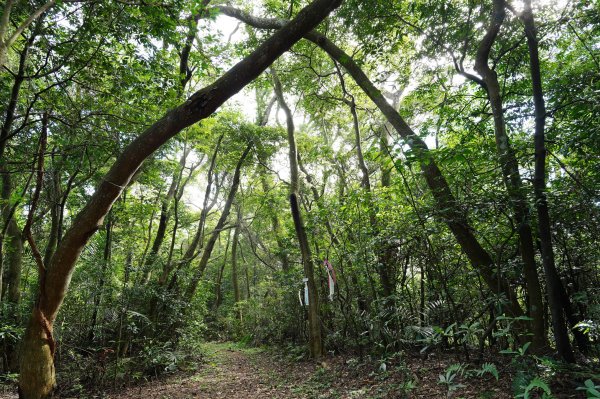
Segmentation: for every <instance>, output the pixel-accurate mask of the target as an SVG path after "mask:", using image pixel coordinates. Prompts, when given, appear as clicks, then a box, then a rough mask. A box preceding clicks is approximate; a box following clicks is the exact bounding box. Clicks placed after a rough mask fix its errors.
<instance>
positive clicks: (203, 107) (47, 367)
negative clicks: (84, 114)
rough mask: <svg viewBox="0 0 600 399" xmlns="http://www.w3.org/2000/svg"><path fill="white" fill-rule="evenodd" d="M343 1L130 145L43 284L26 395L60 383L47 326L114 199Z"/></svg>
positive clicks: (306, 12)
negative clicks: (148, 163) (172, 142)
mask: <svg viewBox="0 0 600 399" xmlns="http://www.w3.org/2000/svg"><path fill="white" fill-rule="evenodd" d="M340 3H341V0H315V1H313V2H312V3H311V4H310V5H309V6H307V7H305V8H304V9H303V10H301V11H300V12H299V13H298V15H297V16H296V18H294V19H293V20H292V21H291V22H290V23H289V24H286V26H285V27H283V28H281V29H280V30H278V31H277V32H276V33H274V34H273V35H272V36H271V37H270V38H268V39H267V40H265V41H264V42H263V43H262V44H261V45H260V46H259V47H258V48H257V49H256V50H254V51H253V52H252V53H251V54H250V55H248V56H247V57H246V58H244V59H243V60H242V61H240V62H239V63H237V64H236V65H235V66H233V67H232V68H231V69H230V70H229V71H227V72H226V73H225V74H224V75H223V76H221V78H219V79H217V81H215V82H214V83H213V84H211V85H209V86H207V87H205V88H203V89H201V90H199V91H197V92H196V93H194V94H193V95H192V96H191V97H190V98H189V99H188V100H187V101H186V102H185V103H183V104H181V105H180V106H178V107H177V108H175V109H173V110H171V111H169V112H168V113H167V114H166V115H165V116H164V117H162V118H161V119H160V120H158V121H157V122H155V123H154V124H153V125H151V126H150V127H149V128H148V129H146V131H144V132H143V133H142V134H141V135H140V136H138V137H137V138H136V139H135V140H133V141H132V142H131V143H130V144H129V145H128V146H127V147H126V148H125V149H124V151H123V153H122V154H121V155H120V156H119V157H118V158H117V160H116V161H115V163H114V164H113V166H112V167H111V169H110V170H109V172H108V173H107V174H106V175H105V176H104V178H103V179H102V180H101V181H100V183H99V186H98V187H97V189H96V191H95V192H94V194H93V195H92V197H91V198H90V201H89V202H88V204H87V205H86V206H85V207H84V208H83V209H82V210H81V211H80V212H79V214H78V215H77V217H76V218H75V219H74V221H73V223H72V225H71V228H70V229H69V230H68V231H67V232H66V234H65V236H64V238H63V239H62V241H61V243H60V245H59V246H58V248H57V250H56V252H55V253H54V255H53V256H52V260H51V261H50V264H49V267H48V272H47V275H46V279H45V281H44V284H43V285H44V295H43V296H41V297H40V300H39V303H38V305H37V306H36V307H35V309H34V311H33V312H32V315H31V317H30V319H29V324H28V327H27V331H26V333H25V338H24V341H23V348H24V349H23V353H22V356H21V373H20V376H19V388H20V392H21V397H22V398H24V399H40V398H47V397H50V395H51V393H52V390H53V387H54V384H55V374H54V360H53V353H52V352H53V351H52V350H51V349H50V346H51V342H53V341H52V337H51V336H48V333H47V332H45V331H51V327H52V323H53V322H54V320H55V319H56V316H57V314H58V311H59V309H60V307H61V305H62V303H63V300H64V298H65V295H66V294H67V291H68V288H69V283H70V281H71V276H72V274H73V271H74V268H75V263H76V262H77V259H78V258H79V256H80V254H81V251H82V250H83V248H84V246H85V245H86V243H87V242H88V240H89V239H90V237H91V236H92V235H93V234H94V233H95V232H96V231H97V230H98V228H99V227H100V226H101V225H102V222H103V220H104V217H105V216H106V214H107V213H108V211H109V210H110V208H111V207H112V204H113V203H114V201H115V200H116V199H117V198H118V197H119V195H120V194H121V191H122V189H123V187H125V186H126V185H127V184H128V182H129V181H130V179H131V178H132V177H133V175H134V174H135V172H136V171H137V170H138V169H139V168H140V166H141V165H142V163H143V162H144V160H145V159H146V158H148V157H149V156H150V155H151V154H152V153H154V151H156V150H157V149H158V148H159V147H160V146H161V145H163V144H164V143H165V142H167V141H168V140H169V139H170V138H171V137H173V136H175V135H176V134H177V133H179V132H180V131H181V130H183V129H184V128H186V127H188V126H190V125H192V124H194V123H196V122H198V121H200V120H201V119H204V118H206V117H208V116H210V115H212V113H213V112H215V111H216V110H217V108H219V107H220V106H221V105H222V104H223V103H224V102H225V101H226V100H228V99H229V98H230V97H231V96H233V95H234V94H235V93H237V92H239V91H240V90H241V89H242V88H243V87H245V86H246V85H247V84H248V83H250V82H251V81H252V80H254V79H255V78H256V77H258V76H259V75H260V74H261V73H262V72H263V71H264V70H265V69H266V68H267V67H269V65H271V64H272V63H273V62H274V61H275V60H276V59H277V58H278V57H279V56H280V55H281V54H283V53H284V52H286V51H287V50H289V49H290V47H291V46H292V45H293V44H294V43H296V42H297V41H298V40H300V39H301V38H302V36H304V35H305V34H306V33H307V32H309V31H310V30H311V29H313V28H315V27H316V26H317V25H318V24H319V23H320V22H321V21H323V19H325V18H326V17H327V15H328V14H329V13H330V12H331V11H332V10H333V9H335V8H336V7H338V6H339V4H340ZM43 327H47V328H43Z"/></svg>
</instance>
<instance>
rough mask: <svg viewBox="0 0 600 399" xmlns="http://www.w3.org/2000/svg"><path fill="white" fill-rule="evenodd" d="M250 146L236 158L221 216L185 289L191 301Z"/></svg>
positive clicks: (223, 219)
mask: <svg viewBox="0 0 600 399" xmlns="http://www.w3.org/2000/svg"><path fill="white" fill-rule="evenodd" d="M252 146H253V143H250V144H248V146H247V147H246V149H245V150H244V152H243V153H242V156H241V157H240V159H239V160H238V163H237V165H236V166H235V172H234V174H233V180H232V182H231V188H230V189H229V194H228V195H227V200H226V201H225V206H224V207H223V212H221V216H220V217H219V220H218V221H217V225H216V226H215V229H214V230H213V232H212V233H211V235H210V237H209V238H208V242H207V243H206V246H205V247H204V250H203V252H202V257H201V258H200V262H198V267H197V269H196V273H195V274H194V276H193V277H192V281H191V282H190V285H189V286H188V289H187V291H186V295H185V297H186V299H187V300H188V301H191V300H192V298H193V297H194V293H195V292H196V288H198V283H200V279H201V278H202V276H203V275H204V270H205V269H206V265H208V261H209V259H210V255H211V254H212V250H213V249H214V247H215V244H216V242H217V239H218V238H219V234H221V231H222V230H223V227H224V226H225V222H226V221H227V218H228V217H229V211H230V210H231V206H232V205H233V200H234V199H235V195H236V193H237V190H238V187H239V186H240V176H241V173H242V165H243V164H244V161H245V160H246V157H247V156H248V154H249V153H250V149H251V148H252Z"/></svg>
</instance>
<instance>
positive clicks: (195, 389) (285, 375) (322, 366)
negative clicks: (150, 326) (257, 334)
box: [108, 343, 512, 399]
mask: <svg viewBox="0 0 600 399" xmlns="http://www.w3.org/2000/svg"><path fill="white" fill-rule="evenodd" d="M453 362H454V361H453V360H452V359H451V358H448V357H447V356H446V357H442V356H440V357H436V358H432V357H430V358H428V359H414V360H408V359H404V361H403V362H402V364H403V366H393V365H390V366H387V367H386V370H385V371H382V369H381V365H379V366H378V367H377V366H376V365H375V364H374V363H373V362H364V363H361V362H360V361H359V360H358V359H356V358H348V357H342V356H333V357H328V358H327V359H326V360H324V361H321V362H310V361H296V360H293V359H291V356H290V355H289V354H288V355H286V354H283V353H281V352H275V351H270V350H263V349H256V348H252V349H248V348H240V347H239V346H237V345H235V344H230V343H225V344H223V343H209V344H206V345H205V356H204V362H202V363H201V364H199V365H198V369H197V370H196V371H195V372H191V373H187V374H185V375H181V374H180V375H178V374H175V375H171V376H168V377H165V378H162V379H160V380H158V381H153V382H148V383H146V384H143V385H140V386H136V387H131V388H128V389H126V390H124V391H121V392H119V393H118V394H112V395H109V396H108V398H110V399H138V398H139V399H163V398H165V399H166V398H177V399H179V398H206V399H213V398H215V399H216V398H232V399H233V398H235V399H251V398H252V399H254V398H256V399H258V398H261V399H266V398H282V399H283V398H315V399H316V398H319V399H333V398H336V399H337V398H339V399H342V398H348V399H350V398H369V399H371V398H373V399H375V398H382V399H383V398H446V397H452V398H510V397H512V395H511V394H510V393H511V388H510V384H511V382H510V380H509V378H507V376H505V377H504V378H501V379H500V381H499V382H497V381H496V379H495V378H493V377H492V376H491V375H488V376H486V377H483V378H476V379H460V380H458V379H457V380H456V381H453V383H452V384H453V388H455V390H453V392H452V393H451V395H448V391H449V389H448V388H449V387H450V385H452V384H447V385H444V384H439V383H438V378H439V375H440V374H444V373H445V371H446V369H447V367H448V366H449V365H450V364H452V363H453ZM459 384H460V385H459Z"/></svg>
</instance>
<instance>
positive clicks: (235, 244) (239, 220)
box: [231, 208, 242, 319]
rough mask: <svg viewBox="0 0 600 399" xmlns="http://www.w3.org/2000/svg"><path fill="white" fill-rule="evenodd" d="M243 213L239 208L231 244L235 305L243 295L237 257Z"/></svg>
mask: <svg viewBox="0 0 600 399" xmlns="http://www.w3.org/2000/svg"><path fill="white" fill-rule="evenodd" d="M241 216H242V213H241V210H240V209H239V208H238V209H237V222H236V223H237V224H236V226H235V230H234V232H233V242H232V244H231V284H232V285H233V301H234V307H235V305H237V303H238V302H239V301H240V300H241V296H240V285H239V281H238V264H237V262H238V257H237V252H238V240H239V238H240V229H241V224H242V217H241ZM236 312H237V314H238V318H240V319H241V313H240V312H239V309H236Z"/></svg>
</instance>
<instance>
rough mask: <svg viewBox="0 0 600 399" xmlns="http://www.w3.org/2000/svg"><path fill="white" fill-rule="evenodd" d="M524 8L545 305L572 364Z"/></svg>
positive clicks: (542, 111) (538, 83)
mask: <svg viewBox="0 0 600 399" xmlns="http://www.w3.org/2000/svg"><path fill="white" fill-rule="evenodd" d="M524 5H525V7H524V10H523V18H522V20H523V23H524V25H525V36H526V37H527V46H528V48H529V68H530V71H531V85H532V88H533V105H534V114H535V131H534V136H533V137H534V147H535V172H534V177H533V189H534V193H535V199H536V201H535V205H536V209H537V216H538V232H539V238H540V242H541V247H542V265H543V266H544V272H545V274H546V286H547V287H546V289H547V290H548V305H549V306H550V314H551V316H552V329H553V330H554V339H555V341H556V350H557V351H558V354H559V356H560V357H562V358H563V359H564V360H565V361H567V362H569V363H574V362H575V356H574V354H573V350H572V349H571V342H570V340H569V333H568V330H567V326H566V323H565V317H564V314H563V304H564V305H566V306H569V302H570V301H569V297H568V295H567V292H566V291H565V288H564V286H563V284H562V282H561V280H560V277H559V275H558V272H557V270H556V264H555V262H554V248H553V246H552V227H551V224H550V213H549V211H548V201H547V199H546V143H545V132H544V130H545V123H546V105H545V103H544V91H543V87H542V74H541V70H540V58H539V53H538V42H537V38H536V29H535V21H534V19H533V11H532V9H531V0H525V2H524ZM584 345H585V344H584Z"/></svg>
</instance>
